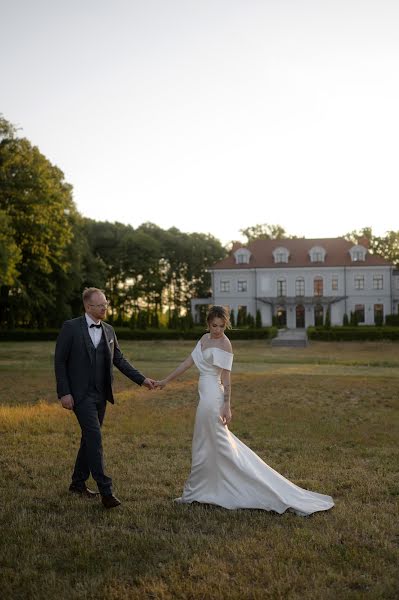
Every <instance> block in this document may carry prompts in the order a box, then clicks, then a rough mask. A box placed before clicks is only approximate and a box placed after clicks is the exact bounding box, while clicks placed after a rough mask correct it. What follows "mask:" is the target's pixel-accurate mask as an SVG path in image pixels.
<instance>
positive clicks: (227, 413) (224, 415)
mask: <svg viewBox="0 0 399 600" xmlns="http://www.w3.org/2000/svg"><path fill="white" fill-rule="evenodd" d="M220 418H221V420H222V423H223V425H228V424H229V423H230V421H231V419H232V414H231V408H230V405H229V404H223V408H222V410H221V411H220Z"/></svg>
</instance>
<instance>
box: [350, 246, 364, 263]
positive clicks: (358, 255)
mask: <svg viewBox="0 0 399 600" xmlns="http://www.w3.org/2000/svg"><path fill="white" fill-rule="evenodd" d="M366 252H367V250H366V248H365V247H364V246H360V244H358V245H357V246H352V248H351V249H350V250H349V254H350V255H351V260H352V261H353V262H359V261H364V260H366Z"/></svg>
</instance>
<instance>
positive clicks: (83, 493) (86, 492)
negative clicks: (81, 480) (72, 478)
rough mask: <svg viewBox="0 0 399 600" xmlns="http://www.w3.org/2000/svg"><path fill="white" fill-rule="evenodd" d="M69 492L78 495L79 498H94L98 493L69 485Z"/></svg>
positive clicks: (86, 488)
mask: <svg viewBox="0 0 399 600" xmlns="http://www.w3.org/2000/svg"><path fill="white" fill-rule="evenodd" d="M69 491H70V492H72V494H79V495H80V496H86V498H96V497H97V496H98V494H99V492H93V490H89V488H88V487H86V486H85V487H78V486H76V485H73V484H71V485H70V486H69Z"/></svg>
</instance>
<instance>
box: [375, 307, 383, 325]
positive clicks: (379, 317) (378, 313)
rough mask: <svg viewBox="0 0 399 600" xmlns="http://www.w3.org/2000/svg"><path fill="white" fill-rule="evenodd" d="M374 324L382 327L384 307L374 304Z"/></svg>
mask: <svg viewBox="0 0 399 600" xmlns="http://www.w3.org/2000/svg"><path fill="white" fill-rule="evenodd" d="M374 323H375V324H376V325H382V324H383V323H384V305H383V304H374Z"/></svg>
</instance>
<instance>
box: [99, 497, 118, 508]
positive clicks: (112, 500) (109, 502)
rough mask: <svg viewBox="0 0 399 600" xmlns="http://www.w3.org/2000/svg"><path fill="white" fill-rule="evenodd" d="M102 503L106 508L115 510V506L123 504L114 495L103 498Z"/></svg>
mask: <svg viewBox="0 0 399 600" xmlns="http://www.w3.org/2000/svg"><path fill="white" fill-rule="evenodd" d="M101 501H102V503H103V505H104V506H105V508H115V506H119V505H120V503H121V501H120V500H118V498H117V497H116V496H114V495H113V494H109V495H108V496H101Z"/></svg>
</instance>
